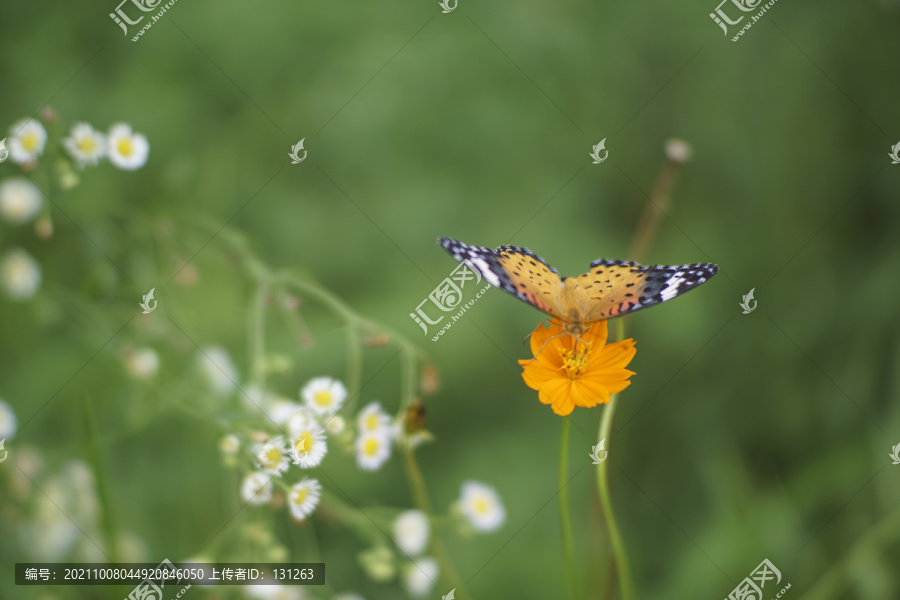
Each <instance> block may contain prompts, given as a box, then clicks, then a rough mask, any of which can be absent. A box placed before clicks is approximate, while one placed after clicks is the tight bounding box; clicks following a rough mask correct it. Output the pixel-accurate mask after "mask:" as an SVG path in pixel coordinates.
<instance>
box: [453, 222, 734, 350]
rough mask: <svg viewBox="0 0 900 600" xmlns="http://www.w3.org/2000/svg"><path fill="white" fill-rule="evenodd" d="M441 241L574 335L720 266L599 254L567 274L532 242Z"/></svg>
mask: <svg viewBox="0 0 900 600" xmlns="http://www.w3.org/2000/svg"><path fill="white" fill-rule="evenodd" d="M438 243H439V244H440V245H441V247H442V248H444V250H446V251H447V252H449V253H450V255H451V256H452V257H453V258H454V259H455V260H457V261H458V262H461V263H464V264H466V265H467V266H468V267H469V268H470V269H473V270H475V271H478V272H479V273H481V276H482V277H484V279H485V280H486V281H487V282H488V283H490V284H491V285H493V286H494V287H498V288H500V289H501V290H503V291H504V292H508V293H510V294H512V295H514V296H515V297H517V298H518V299H520V300H522V301H524V302H527V303H528V304H530V305H532V306H533V307H535V308H536V309H538V310H540V311H543V312H545V313H547V314H548V315H550V316H551V317H557V318H558V319H560V320H561V321H562V322H563V323H564V324H565V329H566V331H567V332H569V333H571V334H573V335H576V336H577V335H578V334H579V333H583V332H584V331H586V330H587V328H588V326H590V325H591V324H592V323H596V322H598V321H604V320H606V319H612V318H614V317H621V316H623V315H627V314H630V313H633V312H635V311H638V310H641V309H643V308H647V307H648V306H653V305H655V304H660V303H662V302H667V301H669V300H671V299H672V298H675V297H676V296H680V295H681V294H683V293H685V292H687V291H690V290H692V289H694V288H696V287H697V286H700V285H702V284H704V283H706V282H707V281H709V280H710V278H712V276H713V275H715V274H716V272H717V271H718V270H719V267H718V265H714V264H712V263H695V264H690V265H681V266H674V265H654V266H649V267H648V266H644V265H640V264H638V263H636V262H632V261H630V260H610V259H606V258H601V259H598V260H595V261H594V262H592V263H591V270H590V271H588V272H587V273H585V274H584V275H579V276H578V277H565V276H561V275H560V274H559V273H558V272H557V271H556V269H554V268H553V267H551V266H550V265H548V264H547V262H546V261H545V260H544V259H543V258H541V257H540V256H538V255H537V254H535V253H534V252H532V251H531V250H529V249H528V248H520V247H518V246H500V247H499V248H497V249H496V250H491V249H490V248H484V247H482V246H469V245H467V244H464V243H462V242H458V241H456V240H454V239H452V238H443V237H442V238H438Z"/></svg>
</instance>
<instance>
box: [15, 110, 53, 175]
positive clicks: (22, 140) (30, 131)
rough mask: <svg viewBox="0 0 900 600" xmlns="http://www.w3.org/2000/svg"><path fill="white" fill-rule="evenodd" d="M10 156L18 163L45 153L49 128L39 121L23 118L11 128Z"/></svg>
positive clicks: (35, 158) (31, 159)
mask: <svg viewBox="0 0 900 600" xmlns="http://www.w3.org/2000/svg"><path fill="white" fill-rule="evenodd" d="M9 133H10V138H9V140H7V143H8V144H9V158H10V160H12V161H13V162H14V163H16V164H19V165H21V164H23V163H27V162H33V161H36V160H37V157H38V156H40V155H41V154H43V153H44V145H45V144H46V143H47V130H46V129H44V126H43V125H41V123H40V122H39V121H35V120H34V119H22V120H20V121H16V122H15V123H13V125H12V127H10V128H9Z"/></svg>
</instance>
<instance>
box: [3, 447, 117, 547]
mask: <svg viewBox="0 0 900 600" xmlns="http://www.w3.org/2000/svg"><path fill="white" fill-rule="evenodd" d="M41 491H42V492H43V493H41V494H37V495H35V504H34V506H33V512H32V518H31V519H30V520H29V521H27V522H26V523H25V524H24V525H23V526H22V528H21V529H20V533H21V536H22V541H23V544H25V546H26V547H27V548H28V549H29V551H30V552H31V553H32V555H33V556H34V557H35V558H38V559H39V560H45V561H50V562H56V561H59V560H60V559H62V558H64V557H65V556H66V555H68V554H69V552H70V551H71V550H72V548H73V547H74V546H75V544H76V542H78V541H79V540H80V539H81V538H82V537H83V536H84V535H85V534H87V535H88V536H90V537H94V535H95V533H96V531H95V530H96V528H97V525H98V521H99V515H100V503H99V500H98V499H97V495H96V482H95V480H94V474H93V472H92V471H91V469H90V467H88V466H87V465H86V464H85V463H84V462H82V461H80V460H70V461H68V462H66V463H65V464H64V465H63V466H62V468H61V469H60V471H59V472H58V473H57V474H55V475H52V476H50V477H48V478H47V479H46V480H45V481H44V482H43V483H42V485H41ZM75 523H78V525H76V524H75Z"/></svg>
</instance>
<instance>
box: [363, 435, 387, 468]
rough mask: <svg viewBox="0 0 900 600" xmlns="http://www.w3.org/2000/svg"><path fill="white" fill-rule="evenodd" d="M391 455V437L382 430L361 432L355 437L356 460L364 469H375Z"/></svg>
mask: <svg viewBox="0 0 900 600" xmlns="http://www.w3.org/2000/svg"><path fill="white" fill-rule="evenodd" d="M390 457H391V438H390V437H389V436H388V435H387V434H386V433H385V432H384V431H371V432H368V433H363V434H362V435H360V436H359V437H358V438H357V439H356V462H357V463H358V464H359V466H360V468H362V469H365V470H366V471H375V470H377V469H379V468H380V467H381V465H383V464H384V463H385V461H386V460H387V459H389V458H390Z"/></svg>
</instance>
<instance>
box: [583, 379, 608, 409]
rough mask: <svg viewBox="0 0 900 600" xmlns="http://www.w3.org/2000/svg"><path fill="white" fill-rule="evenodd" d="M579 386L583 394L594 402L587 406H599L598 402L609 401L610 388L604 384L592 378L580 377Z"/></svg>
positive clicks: (606, 402) (605, 402)
mask: <svg viewBox="0 0 900 600" xmlns="http://www.w3.org/2000/svg"><path fill="white" fill-rule="evenodd" d="M578 388H579V390H581V391H582V393H583V394H585V395H587V396H589V397H590V398H591V401H592V404H590V405H589V406H587V408H591V407H593V406H597V405H598V404H608V403H609V390H608V389H607V387H606V386H605V385H603V384H599V383H597V382H595V381H591V380H590V379H580V380H578ZM579 406H581V405H579Z"/></svg>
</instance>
